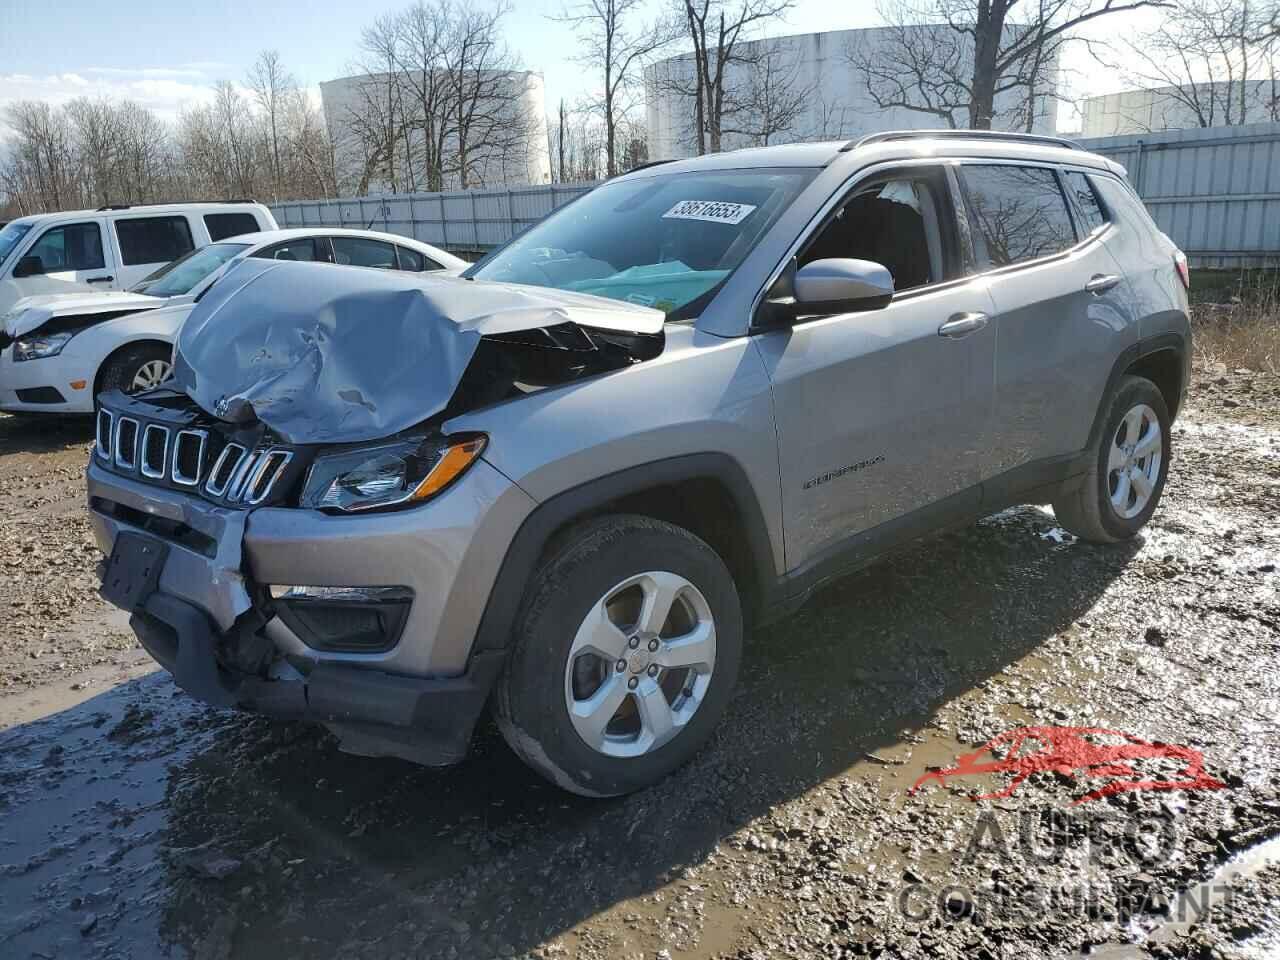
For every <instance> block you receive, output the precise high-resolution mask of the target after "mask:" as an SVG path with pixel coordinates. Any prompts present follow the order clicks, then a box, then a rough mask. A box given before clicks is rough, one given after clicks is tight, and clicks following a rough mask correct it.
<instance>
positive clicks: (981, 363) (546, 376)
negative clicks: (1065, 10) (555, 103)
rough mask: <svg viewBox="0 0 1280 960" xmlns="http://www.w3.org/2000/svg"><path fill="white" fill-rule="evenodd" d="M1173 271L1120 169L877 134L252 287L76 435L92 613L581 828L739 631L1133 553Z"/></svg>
mask: <svg viewBox="0 0 1280 960" xmlns="http://www.w3.org/2000/svg"><path fill="white" fill-rule="evenodd" d="M1187 282H1188V278H1187V269H1186V261H1185V259H1184V258H1183V257H1182V255H1181V253H1179V251H1178V250H1177V249H1176V248H1175V247H1174V245H1173V244H1172V243H1171V242H1170V241H1169V240H1168V238H1166V237H1165V236H1164V235H1163V234H1162V233H1161V232H1160V231H1159V230H1158V229H1157V228H1156V226H1155V225H1154V224H1153V223H1152V221H1151V219H1150V218H1149V217H1148V215H1147V213H1146V211H1145V210H1144V208H1143V206H1142V204H1141V202H1140V201H1139V200H1138V199H1137V197H1136V196H1135V195H1134V193H1133V191H1132V190H1131V188H1130V187H1129V185H1128V184H1127V183H1126V181H1125V177H1124V171H1123V169H1122V168H1120V167H1119V166H1117V165H1116V164H1115V163H1112V162H1111V161H1108V160H1106V159H1104V158H1102V157H1098V156H1095V155H1093V154H1090V153H1086V152H1084V151H1082V150H1080V149H1078V148H1075V147H1074V146H1073V145H1072V144H1071V143H1069V142H1067V141H1059V140H1053V139H1051V138H1043V137H1031V136H1016V135H1008V134H993V133H986V132H963V131H961V132H947V133H936V132H935V133H921V132H915V133H886V134H878V135H875V136H870V137H866V138H864V139H862V140H859V141H857V142H853V143H845V144H840V143H819V144H803V145H794V146H783V147H767V148H763V149H757V150H742V151H737V152H732V153H723V154H717V155H713V156H706V157H700V158H698V159H694V160H683V161H679V162H673V163H665V164H655V165H651V166H649V167H646V168H643V169H640V170H636V171H634V172H632V173H629V174H627V175H625V176H622V177H618V178H616V179H614V180H611V181H609V182H608V183H605V184H604V185H602V186H600V187H599V188H597V189H596V190H594V191H592V192H591V193H589V194H587V195H586V196H584V197H582V198H581V199H579V200H578V201H576V202H574V203H573V204H571V205H569V206H568V207H565V208H563V209H561V210H559V211H558V212H556V213H555V214H553V215H552V216H550V217H548V218H547V219H546V220H544V221H543V222H541V223H540V224H538V225H537V226H535V227H533V228H532V229H530V230H529V231H527V232H526V233H524V234H523V235H522V236H520V237H518V238H517V239H515V240H513V241H511V242H510V243H508V244H507V245H506V246H504V247H502V248H500V249H498V250H496V251H495V252H493V253H491V254H490V255H489V256H488V257H486V258H485V259H484V260H482V261H481V262H480V263H478V264H476V265H475V266H473V267H471V269H470V270H468V271H467V272H466V273H465V274H464V275H463V276H462V277H461V278H458V277H442V278H441V277H431V276H421V277H419V276H406V275H400V274H394V273H390V272H381V271H377V270H371V269H363V268H355V267H351V268H334V267H331V266H323V267H316V266H315V265H313V264H307V263H282V262H274V261H247V262H246V263H244V264H242V265H240V266H238V267H236V268H235V269H234V270H233V271H231V272H230V273H228V274H227V275H226V276H225V277H224V278H223V279H222V280H220V281H219V283H218V284H216V285H215V286H214V287H213V288H212V290H211V291H210V292H209V294H208V295H207V296H206V297H205V298H204V299H203V300H202V301H201V302H200V304H199V305H198V307H197V308H196V310H195V312H194V313H193V314H192V315H191V318H190V320H188V321H187V323H186V325H185V327H184V328H183V331H182V333H181V336H180V338H179V341H178V344H177V346H176V349H175V363H174V367H175V373H174V378H173V380H171V381H170V382H169V383H168V384H167V385H165V386H163V387H161V388H159V389H156V390H153V391H151V392H149V393H146V394H142V395H138V396H133V397H128V396H125V395H124V394H122V393H119V392H109V393H104V394H103V395H102V396H101V397H100V398H99V407H98V415H97V416H98V421H97V425H98V432H97V441H96V446H95V450H94V452H93V454H92V455H91V463H90V465H89V470H88V497H89V506H90V509H91V511H92V514H93V522H94V527H95V530H96V534H97V538H98V542H99V544H100V546H101V548H102V550H103V552H104V553H105V554H106V555H107V556H108V557H109V560H107V561H106V562H105V563H104V564H103V568H102V575H103V585H102V592H103V595H104V596H106V597H107V598H108V599H109V600H111V601H112V602H114V603H116V604H118V605H119V606H121V607H123V608H125V609H127V610H129V611H131V612H132V614H133V617H132V624H133V627H134V629H135V630H136V632H137V634H138V636H139V638H140V639H141V641H142V643H143V644H144V645H145V646H146V648H147V649H148V650H149V651H150V652H151V653H152V655H153V656H154V657H155V658H156V659H157V660H158V661H159V662H160V663H161V664H163V665H164V666H165V667H166V668H167V669H168V670H169V671H171V672H172V674H173V676H174V679H175V680H176V682H177V683H178V685H179V686H181V687H183V688H184V689H186V690H187V691H188V692H190V693H191V694H193V695H194V696H196V697H198V698H200V699H202V700H205V701H208V702H209V703H213V704H222V705H239V706H240V707H243V708H247V709H249V710H255V711H259V712H263V713H267V714H271V715H274V716H279V717H285V718H300V719H307V720H312V721H316V722H319V723H323V724H324V725H326V726H327V727H328V728H329V729H331V730H332V731H333V732H334V733H335V734H336V735H337V737H338V738H339V740H340V741H341V744H342V747H343V748H344V749H346V750H349V751H353V752H357V753H362V754H369V755H390V756H400V757H406V758H409V759H412V760H415V761H418V762H421V763H430V764H439V763H448V762H451V761H456V760H458V759H460V758H461V757H462V756H463V755H464V754H465V752H466V749H467V743H468V740H469V738H470V736H471V732H472V729H473V727H474V725H475V723H476V721H477V718H478V717H479V715H480V713H481V711H482V710H483V709H484V708H485V706H486V704H490V705H491V706H492V709H493V712H494V713H495V715H496V717H497V720H498V723H499V725H500V726H501V729H502V731H503V733H504V734H505V736H506V738H507V740H508V742H509V743H510V744H511V746H512V748H513V749H514V750H515V751H516V752H517V753H518V754H519V755H520V756H521V757H523V758H524V759H525V760H526V761H528V762H529V763H530V764H531V765H532V766H534V767H535V768H537V769H538V770H539V771H540V772H541V773H542V774H544V775H545V776H546V777H548V778H549V779H551V780H552V781H554V782H555V783H557V784H559V785H560V786H562V787H564V788H565V789H566V790H571V791H574V792H577V793H582V794H589V795H598V796H605V795H612V794H620V793H625V792H627V791H630V790H635V789H637V788H640V787H643V786H645V785H646V784H650V783H653V782H654V781H655V780H657V779H658V778H660V777H662V776H664V775H665V774H667V773H668V772H670V771H671V770H672V769H674V768H675V767H677V766H678V765H679V764H681V763H682V762H684V761H685V760H687V759H688V758H689V757H690V756H691V755H692V754H693V753H694V752H695V751H696V750H697V749H698V747H699V746H700V745H701V744H703V743H704V742H705V741H706V740H707V738H708V736H709V735H710V733H711V731H712V729H713V728H714V726H715V724H716V722H717V720H718V719H719V717H720V715H721V713H722V712H723V711H724V709H725V705H726V703H727V702H728V700H729V697H730V694H731V691H732V689H733V685H734V679H735V676H736V674H737V671H738V665H739V661H740V658H741V655H742V646H743V633H744V630H746V629H747V628H748V626H750V625H753V624H759V623H760V622H762V621H763V620H765V619H768V618H771V617H776V616H779V615H781V614H784V613H786V612H787V611H788V610H791V609H793V608H794V607H795V606H796V605H798V604H799V603H801V602H802V601H803V600H804V598H805V597H806V596H807V595H808V594H809V593H810V592H811V591H813V590H814V588H816V587H817V586H819V585H820V584H822V583H823V582H825V581H827V580H830V579H831V578H833V577H837V576H840V575H841V574H844V573H846V572H848V571H849V570H850V569H852V568H854V567H856V566H858V565H861V564H864V563H866V562H867V561H869V560H871V559H873V558H874V557H876V556H878V555H881V554H883V553H885V552H886V551H888V550H890V549H892V548H894V547H895V546H898V545H900V544H902V543H904V542H906V541H908V540H911V539H914V538H917V537H919V536H921V535H923V534H927V533H929V532H931V531H934V530H937V529H939V528H942V527H945V526H949V525H954V524H956V523H959V522H965V521H968V520H971V519H973V518H977V517H980V516H982V515H985V514H989V513H992V512H994V511H998V510H1000V509H1003V508H1005V507H1007V506H1010V505H1012V504H1016V503H1023V502H1029V503H1045V502H1051V503H1052V504H1053V506H1054V510H1055V511H1056V513H1057V516H1058V519H1059V522H1060V523H1062V524H1063V525H1064V526H1066V527H1067V528H1069V529H1070V530H1072V531H1074V532H1075V533H1077V534H1078V535H1080V536H1081V537H1084V538H1086V539H1088V540H1092V541H1097V542H1108V541H1116V540H1121V539H1124V538H1127V537H1132V536H1133V535H1134V534H1135V533H1136V532H1137V531H1138V530H1139V529H1140V528H1141V527H1142V526H1143V525H1144V524H1145V523H1146V522H1147V520H1148V519H1149V518H1150V517H1151V514H1152V511H1153V510H1154V509H1155V507H1156V504H1157V502H1158V501H1159V499H1160V493H1161V489H1162V487H1163V486H1164V482H1165V475H1166V472H1167V470H1168V466H1169V457H1170V448H1169V443H1170V438H1169V427H1170V422H1171V420H1172V419H1173V417H1174V415H1175V414H1176V413H1177V410H1178V407H1179V405H1180V402H1181V400H1182V397H1183V392H1184V390H1185V389H1186V384H1187V375H1188V358H1189V356H1190V352H1191V350H1190V339H1189V338H1190V332H1189V327H1188V322H1187V295H1186V286H1187Z"/></svg>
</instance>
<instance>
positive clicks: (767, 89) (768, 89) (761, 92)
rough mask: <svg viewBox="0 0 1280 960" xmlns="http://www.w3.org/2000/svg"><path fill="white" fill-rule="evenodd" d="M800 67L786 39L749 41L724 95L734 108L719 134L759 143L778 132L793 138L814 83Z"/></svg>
mask: <svg viewBox="0 0 1280 960" xmlns="http://www.w3.org/2000/svg"><path fill="white" fill-rule="evenodd" d="M802 69H803V68H802V61H801V59H800V58H799V57H796V56H793V55H791V52H790V51H789V49H788V47H787V46H786V41H780V40H761V41H757V42H756V43H753V44H750V45H748V47H747V48H746V49H745V50H744V52H743V57H742V63H741V66H740V68H739V69H738V70H737V71H735V73H736V75H735V76H733V77H732V78H731V86H730V90H729V91H728V92H726V95H725V97H726V101H731V102H732V103H733V109H732V110H731V111H729V112H728V113H727V114H726V115H724V116H723V117H722V122H721V130H720V133H721V136H722V137H724V136H726V135H736V136H737V137H739V138H741V139H742V141H743V142H745V143H747V144H749V145H751V146H760V147H765V146H768V145H769V144H770V143H773V142H776V138H777V137H779V136H787V135H790V136H792V138H793V139H794V135H795V133H796V127H797V124H798V123H799V122H800V120H801V118H803V117H804V116H805V114H806V112H807V111H808V107H809V104H810V103H811V102H812V99H813V95H814V87H815V84H813V83H809V82H806V80H805V78H804V76H803V73H802Z"/></svg>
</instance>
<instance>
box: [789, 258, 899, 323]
mask: <svg viewBox="0 0 1280 960" xmlns="http://www.w3.org/2000/svg"><path fill="white" fill-rule="evenodd" d="M795 292H796V294H795V297H796V307H797V308H798V312H799V313H801V314H805V313H810V312H812V313H845V312H847V311H852V310H874V309H877V308H879V307H882V306H884V305H885V304H886V303H888V302H889V300H891V299H892V298H893V275H892V274H890V273H889V270H888V268H887V267H885V266H884V265H883V264H879V263H875V262H873V261H871V260H846V259H832V260H814V261H813V262H812V263H806V264H805V265H804V266H803V267H801V268H800V269H799V270H797V271H796V278H795ZM810 308H813V309H812V310H810Z"/></svg>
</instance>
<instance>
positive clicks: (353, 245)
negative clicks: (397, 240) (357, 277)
mask: <svg viewBox="0 0 1280 960" xmlns="http://www.w3.org/2000/svg"><path fill="white" fill-rule="evenodd" d="M332 240H333V256H334V260H335V261H336V262H337V263H341V264H349V265H350V266H353V267H378V268H379V269H382V270H395V269H396V248H395V247H393V246H392V245H391V244H389V243H383V242H382V241H381V240H368V239H366V238H364V237H333V238H332Z"/></svg>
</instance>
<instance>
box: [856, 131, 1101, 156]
mask: <svg viewBox="0 0 1280 960" xmlns="http://www.w3.org/2000/svg"><path fill="white" fill-rule="evenodd" d="M894 140H997V141H999V140H1003V141H1006V142H1013V143H1041V144H1044V145H1046V146H1050V147H1065V148H1066V149H1068V150H1083V149H1084V148H1083V147H1082V146H1080V144H1078V143H1076V142H1075V141H1074V140H1068V139H1067V138H1066V137H1051V136H1048V135H1047V134H1039V133H1009V132H1006V131H1003V130H949V129H948V130H885V131H884V132H882V133H871V134H868V135H867V136H865V137H862V138H861V139H859V140H850V141H849V142H848V143H846V144H845V145H844V146H843V147H841V148H840V152H841V153H848V152H849V151H850V150H856V149H857V148H858V147H865V146H867V145H869V144H872V143H887V142H890V141H894Z"/></svg>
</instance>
